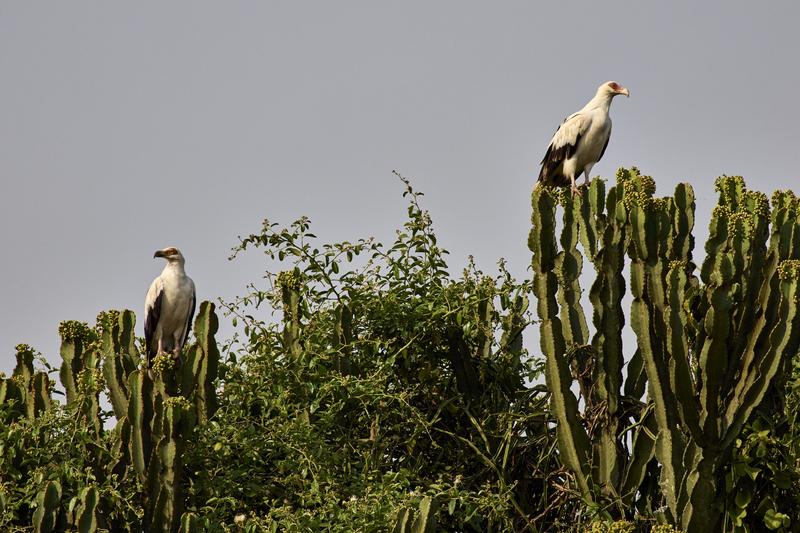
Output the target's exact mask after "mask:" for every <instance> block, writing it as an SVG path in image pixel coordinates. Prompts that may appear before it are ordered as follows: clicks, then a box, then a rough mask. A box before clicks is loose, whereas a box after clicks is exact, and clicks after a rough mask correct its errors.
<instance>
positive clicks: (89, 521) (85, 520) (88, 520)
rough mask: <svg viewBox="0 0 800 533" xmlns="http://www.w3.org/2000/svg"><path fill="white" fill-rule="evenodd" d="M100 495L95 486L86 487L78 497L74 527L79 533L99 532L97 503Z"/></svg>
mask: <svg viewBox="0 0 800 533" xmlns="http://www.w3.org/2000/svg"><path fill="white" fill-rule="evenodd" d="M98 498H99V495H98V493H97V488H95V487H94V486H91V485H90V486H88V487H84V488H83V489H82V490H81V492H80V494H79V495H78V498H77V500H78V505H77V507H76V508H75V513H74V517H73V520H72V523H71V525H73V526H74V527H75V528H76V529H77V530H78V533H94V532H95V531H97V503H98Z"/></svg>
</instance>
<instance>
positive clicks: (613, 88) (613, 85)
mask: <svg viewBox="0 0 800 533" xmlns="http://www.w3.org/2000/svg"><path fill="white" fill-rule="evenodd" d="M597 94H603V95H606V96H608V97H609V98H613V97H615V96H617V95H618V94H624V95H625V96H630V95H631V94H630V92H628V89H626V88H625V87H623V86H622V85H620V84H619V83H617V82H615V81H607V82H605V83H604V84H603V85H601V86H600V87H598V88H597Z"/></svg>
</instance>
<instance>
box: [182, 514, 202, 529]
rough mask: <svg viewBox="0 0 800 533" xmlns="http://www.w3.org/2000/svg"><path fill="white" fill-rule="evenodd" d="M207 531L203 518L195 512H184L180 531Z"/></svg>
mask: <svg viewBox="0 0 800 533" xmlns="http://www.w3.org/2000/svg"><path fill="white" fill-rule="evenodd" d="M204 531H206V528H205V526H204V525H203V520H202V519H201V518H200V517H199V516H197V515H196V514H194V513H183V516H181V525H180V527H179V528H178V533H203V532H204Z"/></svg>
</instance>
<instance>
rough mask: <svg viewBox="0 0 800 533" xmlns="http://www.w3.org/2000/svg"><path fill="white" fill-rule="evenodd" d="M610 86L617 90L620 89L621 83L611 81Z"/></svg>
mask: <svg viewBox="0 0 800 533" xmlns="http://www.w3.org/2000/svg"><path fill="white" fill-rule="evenodd" d="M608 86H609V87H610V88H611V89H613V90H615V91H619V85H617V84H616V83H614V82H611V83H609V84H608Z"/></svg>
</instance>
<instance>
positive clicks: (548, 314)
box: [528, 186, 593, 501]
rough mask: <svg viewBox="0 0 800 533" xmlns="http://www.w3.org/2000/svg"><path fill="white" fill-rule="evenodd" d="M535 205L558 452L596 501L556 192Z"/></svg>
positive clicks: (537, 276) (536, 276)
mask: <svg viewBox="0 0 800 533" xmlns="http://www.w3.org/2000/svg"><path fill="white" fill-rule="evenodd" d="M532 204H533V216H532V222H533V228H532V230H531V233H530V238H529V240H528V246H529V248H530V249H531V251H532V252H533V259H532V269H533V290H534V294H535V295H536V298H537V305H536V309H537V314H538V316H539V320H540V329H539V340H540V345H541V349H542V352H543V353H544V355H545V358H546V367H545V369H546V372H545V377H546V380H547V385H548V388H549V389H550V391H551V405H552V409H553V412H554V413H555V415H556V419H557V434H558V442H559V452H560V456H561V460H562V461H563V463H564V464H565V465H566V466H567V467H568V468H569V469H570V470H572V472H573V474H574V475H575V480H576V483H577V485H578V488H579V490H580V491H581V494H582V495H583V497H584V498H585V499H586V500H587V501H592V500H593V494H592V489H591V478H590V475H591V468H590V462H589V461H590V451H589V437H588V435H587V434H586V430H585V429H584V427H583V425H582V423H581V420H580V418H579V416H578V401H577V399H576V398H575V395H574V394H573V392H572V390H571V389H570V387H571V384H572V377H571V373H570V369H569V363H568V361H567V359H566V352H567V348H566V343H565V341H564V335H563V330H562V325H561V320H560V319H559V317H558V304H557V302H556V294H557V292H558V278H557V276H556V273H555V272H554V270H555V267H556V256H557V250H556V235H555V228H556V218H555V212H556V197H555V192H554V191H553V190H552V189H550V188H548V187H544V186H537V187H535V188H534V190H533V195H532Z"/></svg>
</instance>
